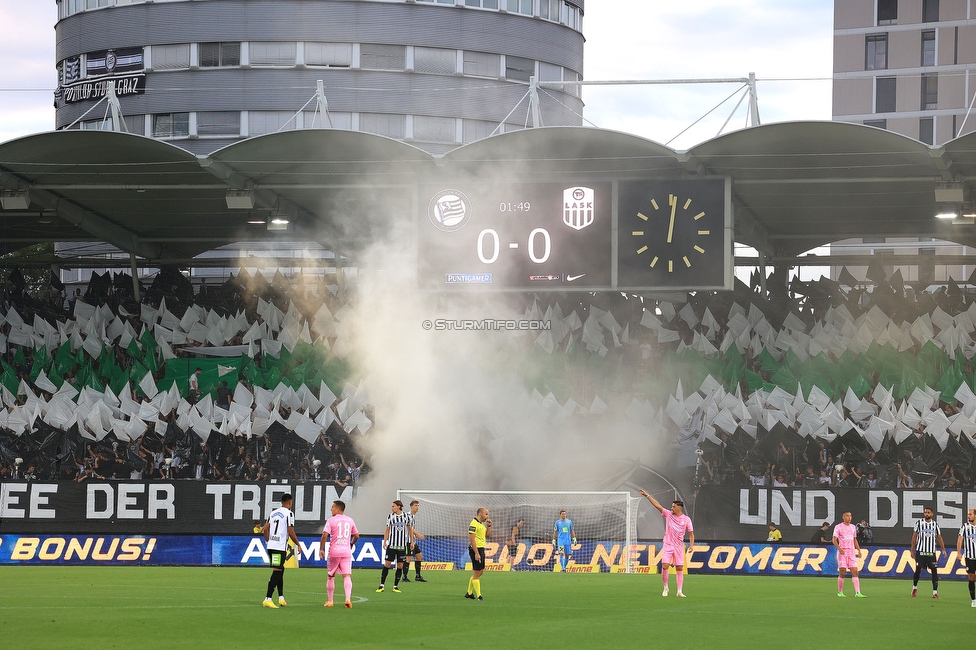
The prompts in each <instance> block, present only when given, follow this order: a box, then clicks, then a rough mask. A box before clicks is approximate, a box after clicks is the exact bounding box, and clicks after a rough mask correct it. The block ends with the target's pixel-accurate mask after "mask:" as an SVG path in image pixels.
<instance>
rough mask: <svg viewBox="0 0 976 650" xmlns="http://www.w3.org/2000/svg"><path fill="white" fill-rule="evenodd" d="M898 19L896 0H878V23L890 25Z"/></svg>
mask: <svg viewBox="0 0 976 650" xmlns="http://www.w3.org/2000/svg"><path fill="white" fill-rule="evenodd" d="M897 20H898V0H878V24H879V25H890V24H892V23H894V22H895V21H897Z"/></svg>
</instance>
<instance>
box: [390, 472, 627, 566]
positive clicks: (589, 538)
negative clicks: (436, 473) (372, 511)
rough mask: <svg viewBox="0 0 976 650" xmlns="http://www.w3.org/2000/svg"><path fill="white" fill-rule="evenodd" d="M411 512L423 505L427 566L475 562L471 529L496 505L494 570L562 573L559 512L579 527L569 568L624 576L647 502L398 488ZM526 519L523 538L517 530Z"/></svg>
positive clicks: (420, 525) (490, 552)
mask: <svg viewBox="0 0 976 650" xmlns="http://www.w3.org/2000/svg"><path fill="white" fill-rule="evenodd" d="M397 498H398V499H400V500H401V501H402V502H403V505H404V509H405V510H406V509H407V508H408V507H409V504H410V502H411V501H414V500H416V501H419V502H420V508H419V511H418V512H417V518H416V530H417V531H418V532H419V533H421V534H422V535H424V537H425V539H424V541H422V542H420V546H421V550H422V551H423V556H424V561H425V562H438V563H449V564H453V566H454V568H457V569H463V568H465V565H466V563H468V562H470V560H469V558H468V526H469V525H470V523H471V520H472V519H473V518H474V517H475V515H476V514H477V512H478V509H479V508H488V513H489V518H490V519H491V520H492V523H493V526H492V536H491V538H490V539H488V540H487V544H486V546H485V555H486V557H487V560H488V564H489V565H494V566H490V567H489V570H492V569H493V570H511V571H559V570H560V567H559V561H558V557H557V554H556V553H555V549H554V548H553V544H552V539H553V528H554V526H555V523H556V520H557V519H559V512H560V511H561V510H565V511H566V516H567V518H568V519H570V520H572V522H573V529H574V531H575V534H576V540H577V544H576V545H575V546H574V547H573V555H572V560H571V562H570V566H569V567H568V568H567V571H572V572H597V571H624V572H627V573H630V572H631V570H632V568H633V566H634V565H636V560H634V559H632V556H633V554H632V553H631V549H632V548H633V545H634V544H635V543H636V541H637V508H638V506H639V505H640V501H641V499H640V498H638V497H634V496H632V495H631V494H630V493H629V492H539V491H512V492H495V491H490V492H484V491H448V490H408V489H400V490H397ZM519 520H521V521H522V522H523V523H522V525H521V527H520V529H519V534H518V536H517V537H516V538H515V539H514V540H513V539H512V538H511V535H512V529H513V527H514V526H515V525H516V523H517V522H518V521H519Z"/></svg>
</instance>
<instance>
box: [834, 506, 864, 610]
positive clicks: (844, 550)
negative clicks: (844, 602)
mask: <svg viewBox="0 0 976 650" xmlns="http://www.w3.org/2000/svg"><path fill="white" fill-rule="evenodd" d="M834 546H836V547H837V596H838V597H839V598H844V597H845V594H844V575H845V574H846V573H847V570H848V569H850V570H851V582H853V583H854V597H855V598H867V596H865V595H864V594H862V593H861V581H860V579H858V577H857V556H858V552H859V551H860V550H861V545H860V544H858V543H857V527H856V526H854V525H853V524H852V523H851V513H849V512H845V513H844V522H843V523H840V524H837V525H836V526H834Z"/></svg>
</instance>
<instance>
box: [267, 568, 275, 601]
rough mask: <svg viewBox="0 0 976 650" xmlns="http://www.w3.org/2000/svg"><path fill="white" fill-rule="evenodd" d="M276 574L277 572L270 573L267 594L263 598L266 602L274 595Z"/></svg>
mask: <svg viewBox="0 0 976 650" xmlns="http://www.w3.org/2000/svg"><path fill="white" fill-rule="evenodd" d="M276 573H278V572H277V571H272V572H271V577H270V578H268V593H267V594H265V596H264V597H265V598H267V599H268V600H270V599H271V597H272V596H273V595H274V590H275V584H277V581H276V580H275V574H276Z"/></svg>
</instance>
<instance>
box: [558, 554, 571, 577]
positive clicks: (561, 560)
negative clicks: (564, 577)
mask: <svg viewBox="0 0 976 650" xmlns="http://www.w3.org/2000/svg"><path fill="white" fill-rule="evenodd" d="M559 563H560V564H561V565H562V566H563V572H564V573H565V571H566V565H568V564H569V558H568V557H566V556H565V555H560V556H559Z"/></svg>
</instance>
